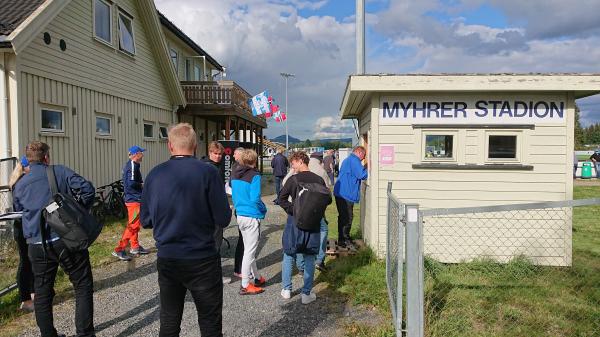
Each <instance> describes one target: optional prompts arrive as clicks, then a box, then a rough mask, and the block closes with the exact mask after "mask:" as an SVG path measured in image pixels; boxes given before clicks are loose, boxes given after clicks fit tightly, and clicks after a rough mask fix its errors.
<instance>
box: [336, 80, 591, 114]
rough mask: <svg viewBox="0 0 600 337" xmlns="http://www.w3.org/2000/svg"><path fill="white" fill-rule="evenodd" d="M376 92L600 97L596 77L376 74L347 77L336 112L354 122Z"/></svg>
mask: <svg viewBox="0 0 600 337" xmlns="http://www.w3.org/2000/svg"><path fill="white" fill-rule="evenodd" d="M376 92H381V93H388V94H392V95H393V94H395V93H396V94H400V93H424V92H435V93H465V92H473V93H475V92H572V93H573V94H574V96H575V98H583V97H587V96H592V95H596V94H598V93H600V74H574V73H544V74H533V73H532V74H401V75H398V74H377V75H351V76H349V77H348V82H347V84H346V90H345V92H344V97H343V99H342V104H341V107H340V112H341V114H342V118H357V117H358V116H360V115H361V113H362V112H363V111H364V109H365V108H366V107H367V105H368V104H371V95H372V94H373V93H376Z"/></svg>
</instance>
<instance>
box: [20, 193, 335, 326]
mask: <svg viewBox="0 0 600 337" xmlns="http://www.w3.org/2000/svg"><path fill="white" fill-rule="evenodd" d="M263 200H264V202H265V204H267V206H268V209H269V212H268V214H267V218H266V219H265V221H264V222H263V223H262V236H261V242H260V252H259V254H258V266H259V268H260V269H261V271H262V273H263V275H264V276H265V277H266V279H267V287H266V291H265V292H264V293H263V294H260V295H257V296H240V295H239V294H238V291H239V287H240V280H239V279H237V278H233V281H232V283H231V284H228V285H225V287H224V304H223V333H224V335H225V336H261V337H266V336H273V337H287V336H328V337H333V336H339V335H341V331H340V329H341V328H342V326H341V323H340V322H341V321H340V320H341V319H342V317H343V316H345V315H344V311H345V304H344V303H340V302H339V301H335V300H334V299H331V298H326V297H325V296H321V294H320V292H319V291H320V289H321V288H322V287H323V285H317V286H316V288H315V290H316V292H317V296H318V298H317V301H315V302H313V303H311V304H309V305H302V304H301V303H300V295H299V292H298V289H299V288H300V287H301V283H302V280H301V278H300V276H299V275H296V276H294V289H295V291H294V293H293V297H292V299H290V300H284V299H283V298H281V296H280V291H281V284H280V283H281V258H282V255H281V254H282V252H281V235H282V232H283V223H284V218H285V214H284V212H283V211H282V210H281V208H279V207H275V206H273V205H272V202H271V200H273V197H272V196H270V197H265V198H264V199H263ZM237 236H238V232H237V227H235V226H230V227H229V228H227V230H226V231H225V237H226V238H228V239H229V241H230V242H231V245H232V247H231V249H230V250H229V251H227V250H226V247H225V245H224V254H223V255H224V256H223V272H224V275H226V276H232V274H233V254H234V250H235V244H236V242H237ZM155 261H156V254H154V253H152V254H150V255H147V256H143V257H140V258H136V259H134V261H132V262H130V263H126V262H123V263H113V264H111V265H109V266H106V267H104V268H101V269H98V270H94V279H95V290H96V291H95V294H94V301H95V302H94V305H95V319H94V320H95V324H96V331H97V336H98V337H100V336H111V337H116V336H118V337H124V336H158V329H159V297H158V282H157V273H156V264H155ZM54 308H55V309H54V318H55V325H56V327H57V329H58V330H59V332H63V333H66V334H67V336H73V335H75V328H74V300H72V299H70V300H67V301H65V302H63V303H60V304H57V305H55V307H54ZM196 317H197V316H196V310H195V306H194V304H193V301H192V299H191V297H190V296H189V295H188V298H187V299H186V304H185V311H184V317H183V322H182V325H181V328H182V331H181V336H199V335H200V333H199V330H198V323H197V319H196ZM38 335H39V332H38V330H37V329H34V328H32V329H30V330H28V331H25V332H24V333H23V334H22V336H38Z"/></svg>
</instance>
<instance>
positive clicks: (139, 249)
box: [129, 246, 150, 255]
mask: <svg viewBox="0 0 600 337" xmlns="http://www.w3.org/2000/svg"><path fill="white" fill-rule="evenodd" d="M129 253H131V254H132V255H146V254H148V253H150V252H149V251H147V250H146V248H144V247H142V246H139V247H137V248H132V249H130V250H129Z"/></svg>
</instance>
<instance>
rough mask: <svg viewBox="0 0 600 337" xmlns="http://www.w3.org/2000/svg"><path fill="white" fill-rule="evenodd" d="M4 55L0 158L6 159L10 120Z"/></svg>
mask: <svg viewBox="0 0 600 337" xmlns="http://www.w3.org/2000/svg"><path fill="white" fill-rule="evenodd" d="M4 55H5V54H4V53H1V52H0V120H1V121H2V123H3V124H4V125H5V127H6V131H5V132H2V135H3V141H4V146H5V148H4V149H1V152H0V157H2V158H8V157H11V152H12V151H11V145H10V124H9V123H10V120H9V118H8V116H9V113H8V86H7V85H6V82H7V81H6V79H7V75H6V72H7V71H6V62H5V59H4Z"/></svg>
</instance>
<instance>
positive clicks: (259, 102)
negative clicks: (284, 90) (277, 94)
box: [248, 90, 271, 116]
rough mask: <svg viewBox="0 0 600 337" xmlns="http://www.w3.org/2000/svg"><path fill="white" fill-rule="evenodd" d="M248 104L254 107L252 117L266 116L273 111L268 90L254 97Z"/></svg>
mask: <svg viewBox="0 0 600 337" xmlns="http://www.w3.org/2000/svg"><path fill="white" fill-rule="evenodd" d="M248 103H249V104H250V106H251V107H252V115H254V116H258V115H262V114H266V113H267V112H269V111H271V107H270V105H269V92H268V91H267V90H265V91H263V92H261V93H260V94H258V95H256V96H254V97H252V98H251V99H250V100H249V102H248Z"/></svg>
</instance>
